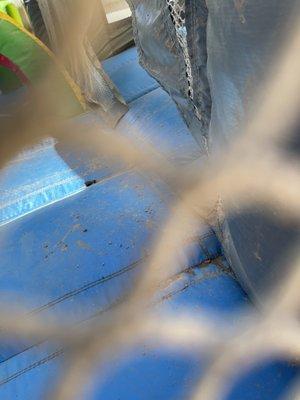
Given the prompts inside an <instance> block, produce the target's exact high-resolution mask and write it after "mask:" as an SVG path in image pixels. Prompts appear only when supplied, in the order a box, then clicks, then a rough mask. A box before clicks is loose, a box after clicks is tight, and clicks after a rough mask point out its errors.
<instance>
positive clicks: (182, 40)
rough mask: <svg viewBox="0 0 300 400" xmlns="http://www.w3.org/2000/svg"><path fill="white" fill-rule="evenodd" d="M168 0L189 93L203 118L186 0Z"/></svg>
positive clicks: (196, 112)
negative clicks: (197, 100)
mask: <svg viewBox="0 0 300 400" xmlns="http://www.w3.org/2000/svg"><path fill="white" fill-rule="evenodd" d="M166 1H167V4H168V8H169V11H170V14H171V18H172V21H173V23H174V26H175V29H176V37H177V40H178V43H179V45H180V47H181V49H182V51H183V56H184V62H185V67H186V77H187V84H188V89H187V95H188V97H189V98H190V99H191V101H192V103H193V105H194V109H195V114H196V116H197V118H198V119H201V115H200V113H199V111H198V109H197V107H196V105H195V104H194V89H193V73H192V64H191V58H190V54H189V50H188V43H187V31H186V25H185V0H166Z"/></svg>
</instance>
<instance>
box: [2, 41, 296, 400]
mask: <svg viewBox="0 0 300 400" xmlns="http://www.w3.org/2000/svg"><path fill="white" fill-rule="evenodd" d="M104 64H105V65H104V66H105V68H106V71H107V73H108V74H109V75H110V76H111V78H112V80H113V81H114V82H115V83H116V85H117V86H118V87H119V89H120V91H121V93H122V95H123V96H124V98H126V99H127V101H128V102H130V109H129V112H128V114H127V115H125V116H124V117H123V119H122V120H121V122H120V124H119V127H118V129H119V130H120V131H121V132H122V134H124V135H127V136H128V137H130V138H134V139H135V140H137V143H140V144H141V146H142V145H143V143H145V142H146V143H149V144H151V145H153V146H154V147H155V148H156V149H157V150H158V151H159V152H160V153H161V154H162V155H164V156H165V157H166V158H168V159H169V160H171V161H172V162H174V163H175V164H177V165H178V166H180V165H181V164H183V163H187V162H193V161H195V160H196V161H197V160H198V159H201V156H202V155H201V153H200V151H199V150H198V148H197V144H196V142H195V141H194V139H193V138H192V136H190V135H189V132H188V130H187V128H186V126H185V124H184V123H183V121H182V119H181V117H180V115H179V113H178V111H177V109H176V107H175V106H174V104H173V102H172V101H171V100H170V98H169V97H168V95H167V94H166V93H165V92H163V91H162V89H160V88H158V85H157V83H156V82H155V81H153V79H152V78H150V77H149V76H148V75H147V74H146V72H145V71H144V70H142V69H141V68H140V67H139V66H138V63H137V59H136V50H135V49H129V50H128V51H126V52H124V53H122V54H121V55H119V56H116V57H113V58H112V59H110V60H107V61H106V62H105V63H104ZM79 123H82V124H83V125H82V126H83V132H84V124H85V123H96V124H98V123H99V125H100V124H101V121H100V120H99V121H98V119H97V117H95V116H94V115H92V114H90V115H85V116H83V117H82V118H80V119H79V120H78V124H79ZM37 150H39V151H37ZM41 154H43V156H44V159H45V162H43V160H42V159H41V158H40V155H41ZM32 166H35V167H34V168H33V167H32ZM29 171H30V174H29V173H28V172H29ZM5 174H6V175H5ZM65 179H66V180H68V182H69V181H70V182H72V185H73V184H74V186H72V187H70V186H65V185H62V186H61V183H63V182H64V181H65ZM89 180H95V181H97V183H96V184H93V185H92V186H90V187H86V186H85V184H84V183H85V182H87V181H89ZM30 184H32V185H33V186H32V187H33V188H36V187H38V188H39V189H40V190H41V191H42V193H43V189H44V193H45V197H44V198H43V199H44V200H43V202H42V203H39V204H37V203H35V198H37V196H36V192H35V190H30ZM51 185H54V187H56V188H59V190H57V192H55V191H52V192H51V196H52V195H53V196H54V197H55V196H56V197H55V201H56V202H54V201H53V200H54V199H53V198H51V201H49V202H47V201H48V200H47V199H48V197H47V196H48V195H47V191H46V188H47V187H48V186H51ZM25 189H26V191H25ZM0 190H1V191H4V192H5V196H8V197H1V205H0V209H1V210H4V209H5V208H4V206H3V203H4V202H3V200H2V199H3V198H5V199H8V198H14V201H15V203H11V208H10V210H9V211H8V209H7V208H6V209H5V210H6V211H5V215H6V217H5V218H12V217H13V218H14V219H15V218H16V217H19V218H18V219H15V220H13V221H11V222H10V223H6V224H5V225H3V226H2V227H1V228H0V243H1V248H0V255H1V269H0V300H4V301H7V302H9V301H14V302H22V304H23V305H24V306H25V304H24V299H25V300H26V307H27V308H28V310H30V311H33V310H35V311H36V312H38V313H41V314H42V315H44V316H46V315H48V313H53V312H54V313H57V314H58V315H65V313H67V315H68V318H69V319H70V320H72V321H73V322H80V321H82V320H85V319H87V318H90V317H92V316H94V315H95V314H97V313H99V312H101V311H104V310H106V309H107V308H109V307H111V306H112V305H113V304H114V303H115V302H117V301H118V300H119V299H120V297H121V296H122V295H123V294H124V292H125V291H126V290H128V289H129V288H130V287H131V286H132V284H133V282H134V279H135V278H136V276H137V274H138V273H139V271H140V270H141V269H142V268H143V266H144V263H145V261H147V257H148V256H149V255H151V250H152V244H153V238H154V236H155V234H156V232H157V231H158V229H159V228H160V227H161V226H162V225H163V224H164V222H165V220H166V218H167V217H168V213H169V207H170V204H172V202H173V200H174V195H173V194H171V193H170V192H169V190H168V187H167V186H166V185H165V184H164V183H162V182H159V181H153V180H151V179H150V178H148V177H145V176H143V175H141V174H140V173H138V172H137V171H135V170H134V169H132V170H125V169H124V168H122V165H118V166H113V167H111V165H110V164H109V162H108V160H104V159H90V158H89V156H88V155H87V154H85V153H83V152H82V154H74V153H72V152H67V151H66V150H65V149H64V147H63V146H62V145H61V144H60V143H58V144H55V147H54V144H53V143H52V144H51V146H48V147H47V146H46V147H44V148H43V149H36V150H35V151H33V152H31V153H28V157H27V158H26V159H24V160H23V161H22V160H19V161H18V162H16V163H14V164H12V165H11V166H10V167H9V169H8V170H7V171H6V172H5V173H4V174H3V173H1V176H0ZM61 190H62V191H63V190H65V192H61ZM61 193H63V195H61ZM12 195H13V196H12ZM23 195H24V196H23ZM22 196H23V197H26V196H27V197H26V198H29V199H31V200H30V202H32V204H33V207H32V209H31V210H28V209H27V211H32V212H31V213H29V214H27V212H26V208H25V207H23V208H22V207H21V208H20V207H19V205H20V201H21V200H22V198H23V197H22ZM22 201H23V200H22ZM6 203H7V201H6ZM50 203H51V204H50ZM41 207H43V208H41ZM14 210H15V212H16V214H15V215H12V214H11V213H12V212H13V211H14ZM33 211H34V212H33ZM24 214H26V215H24ZM2 215H4V214H2ZM5 221H7V219H6V220H5ZM191 237H193V239H192V240H191V242H190V243H189V250H190V251H189V254H190V256H189V258H188V259H187V260H186V265H185V267H186V268H189V270H188V271H187V270H183V271H178V275H177V276H176V279H174V280H173V281H172V282H171V283H169V285H168V287H167V288H166V289H164V291H163V293H162V294H161V298H160V301H159V302H158V304H157V310H158V311H159V310H163V309H165V307H168V308H170V309H171V310H172V311H173V312H174V313H176V312H177V311H178V309H179V308H181V307H186V308H187V309H189V310H191V311H193V312H195V313H199V314H200V313H203V312H207V313H209V314H210V315H214V316H216V317H218V316H222V317H225V318H227V319H228V321H230V322H232V323H233V324H234V323H236V322H237V321H238V318H239V311H241V310H242V309H244V308H245V307H247V308H248V307H252V305H251V304H250V302H249V300H248V298H247V296H246V294H245V293H244V292H243V290H242V289H241V287H240V285H239V283H238V282H237V281H236V279H235V277H234V276H233V274H232V272H231V269H230V267H229V266H228V265H227V262H226V260H224V258H223V256H222V248H221V245H220V243H219V242H218V240H217V238H216V236H215V234H214V232H213V231H212V230H211V228H209V227H207V228H206V229H205V231H204V233H202V234H201V235H199V234H198V233H197V232H194V233H191ZM191 249H192V251H191ZM62 363H63V354H62V352H61V351H60V349H59V348H57V347H55V346H54V345H50V344H48V343H43V344H39V345H37V344H36V343H25V342H22V343H21V342H19V343H17V344H16V343H13V342H11V343H7V342H2V344H1V346H0V398H1V400H2V399H3V400H18V399H21V400H44V399H45V390H46V391H47V390H48V389H49V388H51V387H52V386H53V384H54V381H55V379H56V378H58V377H59V375H60V372H61V368H62V366H63V364H62ZM206 365H207V360H206V359H205V357H201V356H200V357H199V358H198V359H196V357H195V356H191V355H190V354H182V353H180V354H176V352H174V351H171V350H165V349H162V348H156V347H154V348H150V347H148V346H141V347H139V348H136V349H135V350H134V351H133V352H131V353H130V354H127V355H123V356H122V357H120V358H119V359H117V360H114V361H112V362H111V364H110V365H108V366H107V368H106V369H107V370H109V367H111V368H112V372H111V374H110V375H108V376H107V378H106V380H105V382H104V385H103V386H101V387H99V385H98V383H99V382H98V379H97V376H96V379H95V388H94V393H93V395H92V398H91V400H98V399H99V400H100V399H105V400H118V399H119V400H171V399H172V400H183V399H185V398H187V395H188V393H189V392H190V391H191V389H192V386H193V384H194V383H195V382H196V379H197V378H198V377H199V376H201V374H202V373H203V371H204V368H205V367H206ZM296 374H297V370H296V368H295V367H292V366H289V365H288V364H287V363H283V362H281V361H273V362H269V363H268V364H265V365H260V366H256V367H255V369H254V370H253V371H252V372H251V374H248V375H247V376H245V377H243V379H242V381H241V382H240V383H239V384H238V385H236V386H235V387H234V388H233V389H232V392H231V394H230V397H229V398H230V400H244V399H245V400H270V399H279V397H280V395H282V394H283V393H284V391H285V390H286V387H287V385H288V383H289V382H291V381H292V380H293V379H294V378H295V376H296ZM88 399H89V398H88V397H87V398H86V400H88ZM205 400H206V399H205ZM207 400H209V399H207Z"/></svg>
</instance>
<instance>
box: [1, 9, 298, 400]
mask: <svg viewBox="0 0 300 400" xmlns="http://www.w3.org/2000/svg"><path fill="white" fill-rule="evenodd" d="M77 11H80V14H81V16H82V14H84V12H86V7H80V9H77ZM90 11H91V10H88V12H90ZM71 25H72V26H70V29H69V31H68V32H69V35H70V36H72V35H73V34H74V35H75V31H76V29H77V26H76V24H74V23H72V24H71ZM287 43H288V45H287V46H286V49H285V50H282V53H281V54H280V55H279V57H278V60H277V62H276V68H274V70H273V71H271V73H270V76H271V79H270V81H269V82H266V83H265V85H264V87H263V88H262V90H261V93H258V94H257V103H258V104H259V108H258V109H257V110H256V113H255V114H254V115H253V117H252V119H251V120H250V121H249V122H248V123H247V124H246V125H245V126H244V132H243V134H241V135H239V136H240V139H239V140H237V141H236V142H235V143H233V144H231V146H230V147H229V148H227V149H226V152H224V154H218V156H217V157H215V156H214V155H211V158H210V159H209V160H208V161H207V165H206V166H204V167H203V169H202V170H201V171H194V170H190V169H189V168H182V170H181V171H178V169H177V168H176V169H175V168H174V167H173V166H172V165H171V164H169V163H168V162H167V161H166V160H163V159H162V158H161V157H160V156H159V155H157V154H156V153H155V151H154V150H153V149H152V148H150V147H148V148H146V147H145V148H144V149H143V150H141V149H140V148H138V146H136V145H135V143H133V142H131V141H129V140H127V139H124V138H122V137H121V136H120V135H117V134H112V133H111V132H109V133H108V132H106V131H105V129H101V128H100V127H99V129H98V128H95V127H94V128H92V130H91V131H90V132H89V141H88V142H87V141H86V140H85V138H86V136H85V135H80V134H76V132H74V125H72V124H70V123H69V122H65V121H62V120H60V119H57V118H54V117H53V118H52V119H51V120H49V118H48V117H47V115H48V112H49V104H48V103H47V99H45V96H43V95H42V94H40V93H36V94H35V97H30V98H28V102H27V106H26V107H27V108H26V112H24V110H21V111H20V110H18V113H17V114H15V115H14V120H12V119H9V120H7V121H6V123H5V125H3V127H4V131H3V132H4V133H5V134H2V133H1V140H2V139H3V140H2V143H1V150H0V157H1V160H0V161H1V166H3V165H4V164H5V163H6V162H7V161H8V159H9V158H12V157H13V156H14V155H15V154H16V153H18V152H19V151H20V150H22V149H23V148H24V147H26V146H30V145H32V144H33V143H35V142H38V141H40V140H41V138H43V137H46V136H48V135H50V132H53V131H55V132H56V136H57V137H58V140H66V141H67V143H68V144H69V146H70V147H78V148H79V149H81V148H88V149H89V150H90V151H93V152H96V154H99V156H101V155H103V154H105V155H108V154H109V155H111V157H112V158H113V159H114V158H116V159H122V160H124V162H125V163H127V164H131V165H134V166H135V167H136V168H139V169H142V170H143V171H144V172H148V173H151V174H153V173H154V174H156V175H157V176H159V177H160V178H163V179H164V180H166V181H167V182H168V183H169V184H170V186H171V187H172V189H173V190H174V191H176V192H177V193H178V194H180V196H179V200H178V203H177V204H173V205H172V210H171V213H170V217H169V220H168V223H167V225H166V226H164V228H163V230H161V232H160V233H159V235H158V236H157V238H156V242H155V245H154V248H153V251H152V256H151V257H150V260H149V262H148V265H147V268H145V270H144V272H143V274H142V275H141V276H140V277H139V279H138V281H137V282H136V285H135V287H134V289H132V291H130V292H129V293H127V296H126V298H124V299H123V301H122V302H120V303H119V304H117V305H115V306H114V307H113V308H112V309H110V310H109V311H107V312H105V313H104V314H101V316H99V317H97V318H95V319H93V321H90V322H88V323H85V324H83V325H80V326H73V325H71V324H70V325H68V324H66V322H65V321H64V323H62V321H60V320H57V319H56V318H55V316H53V320H49V319H47V320H44V319H41V318H40V317H39V316H38V315H37V314H34V315H32V314H31V315H28V314H25V313H24V312H22V310H21V309H20V305H18V304H17V305H15V307H12V306H9V305H6V304H3V305H2V307H1V312H0V325H1V327H2V330H1V335H2V336H3V337H10V336H11V335H13V336H14V337H17V338H25V339H30V340H35V341H38V342H40V341H43V340H49V341H53V342H55V343H60V345H61V347H62V348H64V353H65V359H66V361H65V366H64V369H63V371H62V374H61V377H60V380H59V382H57V386H56V388H55V389H54V390H51V393H48V396H49V399H53V400H54V399H55V400H74V399H77V398H78V399H81V398H86V392H85V389H86V387H88V386H89V383H90V382H91V381H92V380H93V372H94V371H95V369H96V367H97V370H98V368H99V367H101V366H103V365H104V363H105V362H107V360H109V359H110V358H112V357H115V356H117V355H118V354H121V353H122V352H124V351H128V350H129V349H130V348H131V347H132V346H134V345H136V344H137V343H141V342H143V343H145V342H149V343H161V344H163V345H165V346H168V347H172V348H174V350H178V349H181V350H185V351H191V352H193V353H194V354H195V352H196V351H198V350H200V349H201V354H202V355H203V353H204V352H205V353H207V354H209V355H210V359H211V360H212V361H211V363H210V365H209V366H208V368H207V372H206V374H205V376H204V378H201V379H200V378H199V384H198V385H197V387H196V388H195V390H194V393H193V396H192V399H193V400H220V399H221V398H223V397H224V398H225V395H226V393H227V391H228V390H229V388H230V385H232V382H233V380H234V379H236V378H237V374H240V373H242V372H243V371H244V370H246V369H247V368H249V367H250V366H251V365H252V364H253V363H255V362H257V361H258V360H261V359H265V358H270V357H272V356H274V355H276V356H277V355H279V356H282V357H284V358H287V359H289V360H299V357H300V323H299V307H300V296H299V287H300V254H299V251H298V249H295V254H294V257H293V259H291V260H289V262H290V263H292V265H293V268H292V269H291V271H292V272H291V273H290V274H289V275H288V276H287V278H286V281H285V282H283V283H282V286H281V288H280V290H278V289H277V290H276V292H274V293H272V294H270V296H269V298H268V299H266V303H265V305H264V306H263V307H262V309H261V310H260V311H259V312H250V311H249V315H247V318H241V319H240V321H241V322H240V323H239V324H237V325H236V326H235V328H232V327H230V326H228V324H227V322H226V320H224V321H221V322H220V321H218V325H217V328H216V322H215V321H214V320H212V319H210V318H209V316H207V315H202V316H199V314H197V315H195V314H190V313H189V312H188V310H184V309H183V310H182V311H181V312H180V313H179V314H178V315H176V316H174V315H173V314H164V315H157V313H155V312H154V311H153V309H152V307H151V303H152V300H153V297H154V295H155V293H156V291H157V290H159V288H161V285H162V283H163V282H165V281H166V280H167V279H168V278H169V277H170V276H173V275H174V274H176V272H177V271H179V270H181V269H182V266H183V265H182V263H184V260H183V259H179V258H178V249H183V247H184V243H185V241H186V239H187V237H189V234H190V232H191V231H193V230H194V229H195V228H199V225H200V226H201V223H202V221H203V218H206V217H207V216H208V214H209V213H210V212H211V208H212V207H213V205H214V204H215V203H216V200H217V199H218V198H219V197H220V198H221V199H222V207H223V209H224V211H225V212H226V213H230V207H231V203H232V201H234V202H235V203H239V205H240V206H241V207H247V206H248V205H249V203H253V202H259V203H262V204H263V205H265V206H266V207H269V206H274V205H275V206H276V207H278V206H280V210H282V213H281V215H280V216H279V217H280V218H283V219H287V218H292V219H299V217H300V202H299V199H300V169H299V163H297V162H295V160H290V159H288V158H287V155H286V153H284V152H283V151H281V150H280V139H281V138H282V137H286V135H287V132H291V131H292V128H293V126H292V125H293V124H296V123H297V118H298V110H299V107H300V74H299V71H300V20H298V21H297V23H296V27H295V30H294V31H293V36H292V37H289V38H288V40H287ZM63 46H64V43H62V48H61V49H60V51H62V52H64V48H63ZM79 54H81V50H80V52H79ZM44 79H45V80H49V79H51V71H47V73H46V74H45V77H44ZM37 103H38V104H39V108H40V109H41V110H42V112H41V113H39V115H37V113H34V112H30V110H31V111H33V110H35V107H36V104H37ZM12 112H15V110H12ZM282 115H284V116H285V118H282ZM16 121H17V122H16ZM20 126H22V127H23V129H22V132H21V133H20V130H19V127H20ZM41 127H43V130H42V131H41ZM78 129H79V128H78ZM68 130H72V135H65V131H68ZM75 130H76V129H75ZM70 138H72V139H71V140H70ZM91 138H92V140H91ZM245 154H247V157H245ZM274 170H276V175H275V174H274ZM291 182H293V184H291ZM249 192H251V194H252V195H251V197H250V196H249ZM283 194H284V195H283ZM175 249H176V250H177V251H174V250H175ZM16 310H17V311H16ZM245 321H246V322H245ZM199 354H200V352H199ZM237 365H238V366H239V368H238V369H237V368H236V366H237ZM83 393H85V395H84V394H83ZM83 396H85V397H83ZM293 396H295V397H294V398H300V393H294V394H293Z"/></svg>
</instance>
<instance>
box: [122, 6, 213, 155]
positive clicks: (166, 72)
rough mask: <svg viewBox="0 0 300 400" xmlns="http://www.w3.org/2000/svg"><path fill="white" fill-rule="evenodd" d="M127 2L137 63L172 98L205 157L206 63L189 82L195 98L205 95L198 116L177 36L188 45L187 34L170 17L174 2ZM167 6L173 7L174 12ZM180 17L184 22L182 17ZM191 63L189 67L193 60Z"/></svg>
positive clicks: (183, 27)
mask: <svg viewBox="0 0 300 400" xmlns="http://www.w3.org/2000/svg"><path fill="white" fill-rule="evenodd" d="M127 2H128V3H129V5H130V7H131V10H132V14H133V23H134V36H135V42H136V45H137V48H138V51H139V58H140V63H141V64H142V66H143V67H144V68H145V69H146V70H147V71H148V72H149V73H150V74H151V75H152V76H153V77H154V78H155V79H156V80H157V81H158V82H159V83H160V85H161V86H162V87H163V88H164V89H165V90H166V91H167V92H168V93H169V94H170V96H171V97H172V98H173V100H174V101H175V103H176V105H177V107H178V108H179V110H180V112H181V114H182V115H183V117H184V119H185V121H186V123H187V126H188V127H189V129H190V131H191V133H192V134H193V135H194V137H195V138H196V140H197V142H198V143H199V146H200V150H199V151H200V152H202V153H203V154H206V153H207V134H208V125H209V123H208V122H209V112H210V96H209V92H207V89H208V84H207V77H206V70H205V63H206V61H205V59H203V60H202V64H201V68H202V69H201V73H199V71H198V74H197V75H195V80H194V81H193V82H192V91H193V92H195V93H196V95H197V96H198V94H199V93H200V92H205V96H203V100H205V105H204V106H203V109H202V104H203V102H201V107H199V110H198V111H199V113H197V112H195V111H197V110H195V108H196V107H197V105H198V106H199V104H200V101H199V99H198V98H197V100H196V101H195V100H194V99H195V94H194V96H193V98H191V95H190V93H189V90H190V89H191V88H190V87H189V82H188V75H189V73H188V72H189V71H188V67H189V66H187V61H186V55H187V54H186V52H185V50H184V46H183V43H182V42H181V40H180V39H179V36H181V38H183V42H187V41H188V40H189V41H190V40H191V38H190V37H189V36H188V33H187V30H186V26H185V25H186V22H185V24H184V25H183V26H181V28H180V31H179V30H178V29H177V30H176V23H175V22H176V21H174V15H172V11H173V9H174V7H175V6H176V4H174V3H177V1H170V2H168V1H166V0H152V1H148V0H128V1H127ZM170 3H172V4H173V8H172V7H171V4H170ZM183 3H184V2H183ZM183 17H184V18H183V19H185V15H184V16H183ZM204 53H205V50H204ZM190 61H191V63H190V64H191V65H192V64H193V63H192V61H193V60H192V59H191V60H190ZM199 86H201V87H199ZM204 110H205V113H204V112H203V111H204ZM206 113H207V114H206ZM197 114H198V115H197ZM202 114H203V115H202Z"/></svg>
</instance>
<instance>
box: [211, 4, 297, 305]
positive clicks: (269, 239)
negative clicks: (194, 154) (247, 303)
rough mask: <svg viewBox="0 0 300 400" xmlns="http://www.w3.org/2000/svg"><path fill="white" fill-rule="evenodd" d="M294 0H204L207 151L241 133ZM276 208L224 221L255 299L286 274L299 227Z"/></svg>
mask: <svg viewBox="0 0 300 400" xmlns="http://www.w3.org/2000/svg"><path fill="white" fill-rule="evenodd" d="M296 4H298V5H299V2H298V1H297V0H286V1H284V2H283V1H280V0H272V1H270V0H269V1H266V0H246V1H237V0H236V1H231V2H224V1H222V0H208V1H207V6H208V14H209V23H208V31H207V48H208V60H209V61H208V70H209V78H210V87H211V95H212V104H213V107H212V119H211V129H210V134H209V136H210V146H211V150H212V151H214V150H217V149H219V148H221V149H224V147H226V145H227V144H228V143H229V142H231V141H233V140H235V137H236V136H235V135H239V134H241V132H242V129H240V128H241V127H242V125H243V123H244V121H245V119H246V118H247V117H248V116H249V114H250V113H251V112H252V111H253V110H254V108H255V107H256V101H257V95H256V93H257V90H258V89H259V88H260V87H261V85H262V84H263V83H264V80H265V78H266V76H267V74H268V72H269V67H270V66H271V63H272V62H273V60H274V59H275V60H276V56H277V51H278V50H279V49H281V45H282V43H284V42H283V40H284V39H285V36H286V34H287V32H288V29H289V28H290V27H292V26H293V24H292V23H291V22H292V21H291V16H292V15H293V14H294V13H293V10H294V7H295V5H296ZM282 117H283V118H284V116H282ZM274 177H276V171H274ZM276 211H277V213H278V210H269V211H268V213H267V212H266V210H263V209H261V208H259V207H256V208H255V209H254V208H252V209H251V210H248V211H247V212H242V211H240V210H238V209H236V210H235V213H234V214H233V215H232V216H231V217H230V218H229V219H228V220H227V221H226V223H225V226H224V232H223V239H224V240H223V245H224V247H225V249H226V251H227V257H228V258H229V259H230V261H231V264H232V266H233V268H234V269H235V272H236V273H237V275H238V276H239V278H240V280H241V281H242V282H243V283H244V286H245V287H246V288H247V290H248V291H249V292H250V293H252V295H253V296H254V297H255V298H256V299H258V300H260V301H262V300H263V297H264V296H265V295H266V293H267V291H268V289H274V287H276V285H277V284H278V283H279V282H280V281H281V280H282V278H283V277H284V275H285V274H286V273H287V269H288V267H289V265H288V264H289V260H290V258H289V257H288V256H289V252H290V251H292V249H293V246H294V245H295V243H296V241H297V240H299V226H297V225H296V224H295V225H292V224H285V225H283V224H282V223H281V222H280V220H279V219H278V217H276Z"/></svg>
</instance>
